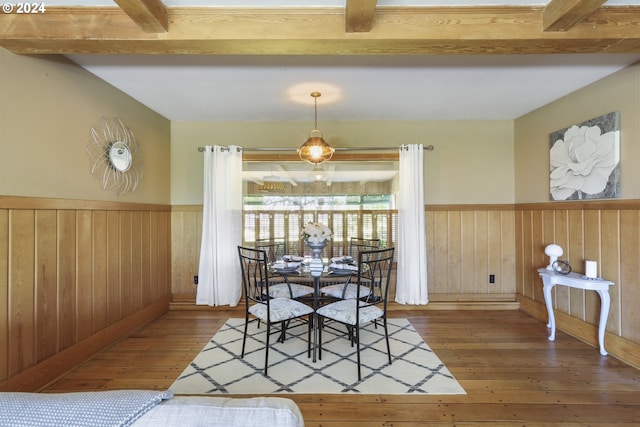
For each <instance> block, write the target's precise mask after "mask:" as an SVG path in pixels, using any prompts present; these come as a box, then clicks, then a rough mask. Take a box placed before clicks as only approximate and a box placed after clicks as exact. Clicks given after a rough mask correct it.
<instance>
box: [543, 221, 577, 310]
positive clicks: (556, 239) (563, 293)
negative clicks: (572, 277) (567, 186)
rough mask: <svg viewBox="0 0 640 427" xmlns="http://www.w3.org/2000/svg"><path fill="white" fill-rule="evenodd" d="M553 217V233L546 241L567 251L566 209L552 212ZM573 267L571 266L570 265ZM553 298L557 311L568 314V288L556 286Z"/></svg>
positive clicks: (567, 228) (567, 227)
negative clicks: (554, 298)
mask: <svg viewBox="0 0 640 427" xmlns="http://www.w3.org/2000/svg"><path fill="white" fill-rule="evenodd" d="M552 215H553V218H552V220H553V223H554V230H555V233H554V235H553V236H551V240H547V242H553V243H555V244H557V245H560V247H562V248H567V251H568V250H569V223H568V212H567V210H566V209H561V210H557V211H554V212H553V213H552ZM545 243H546V242H545ZM562 259H566V257H564V256H563V257H562ZM572 265H573V264H572ZM554 291H555V296H556V307H557V308H558V310H560V311H562V312H563V313H567V314H569V312H570V311H569V310H570V309H569V307H570V304H569V303H570V301H569V298H570V296H569V288H567V287H566V286H556V287H555V288H554Z"/></svg>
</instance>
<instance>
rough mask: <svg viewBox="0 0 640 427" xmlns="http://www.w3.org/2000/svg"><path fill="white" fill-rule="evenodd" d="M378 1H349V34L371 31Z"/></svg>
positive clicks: (347, 6) (346, 16)
mask: <svg viewBox="0 0 640 427" xmlns="http://www.w3.org/2000/svg"><path fill="white" fill-rule="evenodd" d="M377 2H378V1H377V0H347V5H346V8H345V24H346V26H345V27H346V31H347V32H348V33H366V32H369V31H371V26H372V25H373V15H374V13H375V10H376V3H377Z"/></svg>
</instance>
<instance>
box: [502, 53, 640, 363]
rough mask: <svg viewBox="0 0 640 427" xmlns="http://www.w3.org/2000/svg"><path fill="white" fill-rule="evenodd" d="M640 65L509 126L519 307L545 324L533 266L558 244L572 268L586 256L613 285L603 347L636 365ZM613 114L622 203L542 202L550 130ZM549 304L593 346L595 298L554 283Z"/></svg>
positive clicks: (564, 325)
mask: <svg viewBox="0 0 640 427" xmlns="http://www.w3.org/2000/svg"><path fill="white" fill-rule="evenodd" d="M639 79H640V66H638V65H636V66H632V67H629V68H627V69H624V70H622V71H620V72H618V73H616V74H613V75H611V76H609V77H606V78H604V79H602V80H600V81H598V82H596V83H594V84H591V85H589V86H587V87H585V88H583V89H580V90H578V91H576V92H574V93H571V94H569V95H567V96H565V97H563V98H561V99H559V100H557V101H555V102H553V103H551V104H549V105H546V106H544V107H542V108H540V109H538V110H536V111H534V112H532V113H530V114H527V115H525V116H523V117H520V118H518V119H517V120H516V121H515V149H514V153H515V170H516V171H515V199H516V236H515V241H516V282H517V283H516V292H517V294H519V299H520V301H521V304H522V305H521V307H522V309H523V310H525V311H527V312H529V313H531V314H533V315H534V316H536V317H538V318H540V319H541V320H543V321H546V318H547V313H546V310H545V308H544V298H543V295H542V281H541V279H540V278H539V276H538V273H537V269H538V268H540V267H544V266H545V265H546V263H547V262H548V258H547V257H546V256H545V255H544V248H545V246H546V245H548V244H550V243H557V244H559V245H560V246H561V247H562V248H563V249H564V253H563V255H562V257H561V258H562V259H563V260H567V261H569V263H570V264H571V266H572V268H573V271H575V272H577V273H583V272H584V262H585V260H586V259H591V260H595V261H597V263H598V266H599V271H598V274H599V275H600V276H602V277H604V278H605V279H608V280H611V281H613V282H614V283H615V284H614V286H612V287H611V290H610V293H611V311H610V313H609V317H608V321H607V335H606V339H605V341H606V343H607V349H608V351H609V352H610V353H611V354H612V355H615V356H616V357H618V358H620V359H622V360H625V361H627V362H629V363H631V364H633V365H634V366H640V357H639V356H638V354H640V353H639V352H638V348H639V347H640V330H639V329H638V320H639V316H638V310H637V307H638V305H639V304H640V292H639V291H638V290H639V289H640V274H639V273H640V267H639V266H640V248H639V246H638V242H639V241H640V209H639V206H640V205H639V203H638V199H640V188H639V184H640V168H638V163H639V162H638V160H640V159H639V156H640V147H639V146H638V137H639V136H640V120H638V117H639V113H640V111H639V109H640V91H639V87H638V81H639ZM613 111H619V112H620V128H621V135H620V154H621V193H622V195H621V199H623V200H619V199H605V200H592V201H567V202H560V201H549V133H551V132H553V131H555V130H558V129H562V128H565V127H567V126H570V125H572V124H576V123H580V122H583V121H585V120H589V119H592V118H595V117H598V116H600V115H603V114H606V113H609V112H613ZM552 298H553V305H554V307H555V311H556V313H557V319H558V327H559V329H561V330H563V331H566V332H568V333H570V334H572V335H575V336H578V337H580V338H582V339H583V340H585V341H587V342H591V343H593V344H595V343H596V326H597V325H598V317H599V310H600V299H599V298H598V296H597V295H596V293H594V292H591V291H583V290H578V289H567V288H565V287H561V286H558V287H556V289H554V291H553V294H552Z"/></svg>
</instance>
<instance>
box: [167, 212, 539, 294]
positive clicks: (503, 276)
mask: <svg viewBox="0 0 640 427" xmlns="http://www.w3.org/2000/svg"><path fill="white" fill-rule="evenodd" d="M170 225H171V236H170V240H171V248H172V253H171V264H172V269H171V274H172V276H171V286H172V287H171V292H172V293H173V294H174V295H184V294H193V293H194V289H195V288H194V287H193V285H192V284H191V283H192V280H193V275H194V274H197V268H198V262H199V247H200V236H201V232H202V208H201V207H198V206H173V207H172V211H171V224H170ZM425 228H426V233H427V236H426V238H427V280H428V288H429V299H430V300H431V301H441V300H447V301H448V300H467V301H474V300H482V301H486V300H488V299H492V298H500V299H514V298H515V293H516V273H515V263H516V261H517V260H518V259H519V257H517V256H516V253H515V251H516V241H515V235H516V220H515V212H514V209H513V206H510V205H509V206H493V205H482V206H474V205H453V206H437V207H433V208H427V209H426V210H425ZM529 253H532V251H529ZM489 274H494V275H495V278H496V281H495V283H493V284H490V283H489Z"/></svg>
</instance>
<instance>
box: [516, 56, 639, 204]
mask: <svg viewBox="0 0 640 427" xmlns="http://www.w3.org/2000/svg"><path fill="white" fill-rule="evenodd" d="M639 81H640V65H636V66H632V67H629V68H626V69H624V70H622V71H619V72H618V73H615V74H613V75H611V76H609V77H606V78H604V79H602V80H600V81H598V82H595V83H593V84H591V85H589V86H587V87H585V88H583V89H580V90H578V91H576V92H574V93H572V94H569V95H567V96H565V97H563V98H561V99H558V100H557V101H555V102H553V103H551V104H549V105H546V106H544V107H542V108H540V109H538V110H536V111H533V112H531V113H529V114H527V115H525V116H522V117H520V118H518V119H517V120H516V121H515V147H514V153H515V159H514V162H515V169H516V173H515V201H516V203H531V202H543V201H549V148H550V147H549V134H550V133H551V132H554V131H556V130H559V129H563V128H566V127H568V126H570V125H572V124H577V123H581V122H583V121H585V120H589V119H592V118H595V117H598V116H600V115H603V114H607V113H610V112H613V111H619V112H620V122H621V123H620V128H621V132H620V153H621V154H620V155H621V161H620V171H621V175H622V176H621V194H622V197H621V198H623V199H637V198H640V168H638V161H639V160H640V146H639V145H638V143H637V141H638V138H639V137H640V120H638V117H640V115H639V113H640V102H639V101H640V88H639V84H638V83H639Z"/></svg>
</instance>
